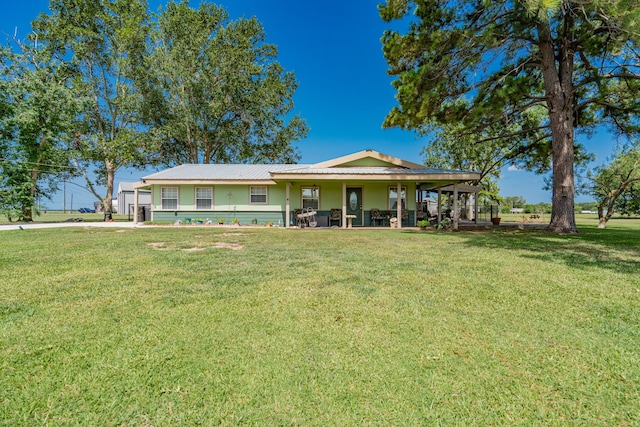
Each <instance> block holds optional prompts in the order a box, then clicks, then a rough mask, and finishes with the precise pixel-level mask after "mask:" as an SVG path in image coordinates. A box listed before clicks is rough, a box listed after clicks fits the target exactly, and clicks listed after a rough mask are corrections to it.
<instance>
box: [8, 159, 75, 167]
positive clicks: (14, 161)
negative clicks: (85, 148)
mask: <svg viewBox="0 0 640 427" xmlns="http://www.w3.org/2000/svg"><path fill="white" fill-rule="evenodd" d="M0 163H8V164H24V165H36V166H48V167H52V168H60V169H78V167H77V166H71V165H54V164H50V163H38V162H28V161H26V160H9V159H0Z"/></svg>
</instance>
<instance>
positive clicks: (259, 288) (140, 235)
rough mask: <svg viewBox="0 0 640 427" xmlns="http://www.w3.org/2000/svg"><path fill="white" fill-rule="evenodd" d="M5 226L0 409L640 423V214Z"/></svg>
mask: <svg viewBox="0 0 640 427" xmlns="http://www.w3.org/2000/svg"><path fill="white" fill-rule="evenodd" d="M581 231H582V233H581V234H579V235H577V236H557V235H550V234H546V233H544V232H540V231H521V230H517V229H502V228H501V229H500V230H485V231H480V232H459V233H451V232H418V231H415V230H404V231H400V230H382V229H381V230H284V229H266V228H264V229H249V228H247V229H243V228H242V227H241V228H218V227H182V228H173V227H165V228H149V229H144V228H143V229H128V230H114V229H90V228H77V229H49V230H25V231H4V232H1V233H0V242H1V243H2V251H1V252H0V295H1V300H0V423H1V425H7V426H34V425H49V426H56V425H78V426H88V425H96V426H97V425H101V426H102V425H105V426H107V425H112V426H175V425H301V426H330V425H335V426H346V425H353V426H361V425H471V426H473V425H477V426H487V425H504V426H517V425H522V426H532V425H545V426H556V425H557V426H563V425H584V426H594V425H595V426H598V425H599V426H637V425H638V424H639V423H640V406H639V402H640V314H639V313H640V274H639V272H640V268H639V267H640V222H639V221H634V220H628V221H624V220H619V221H613V222H610V223H609V225H608V228H607V229H606V230H598V229H596V228H595V224H593V225H592V224H590V223H589V224H586V225H583V226H582V227H581Z"/></svg>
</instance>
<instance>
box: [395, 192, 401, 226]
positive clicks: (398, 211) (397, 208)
mask: <svg viewBox="0 0 640 427" xmlns="http://www.w3.org/2000/svg"><path fill="white" fill-rule="evenodd" d="M397 194H398V206H396V218H398V228H402V183H401V182H400V181H398V193H397Z"/></svg>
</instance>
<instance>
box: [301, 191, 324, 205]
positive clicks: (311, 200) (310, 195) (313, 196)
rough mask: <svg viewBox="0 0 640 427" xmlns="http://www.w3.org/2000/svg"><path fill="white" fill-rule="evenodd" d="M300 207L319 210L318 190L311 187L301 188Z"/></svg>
mask: <svg viewBox="0 0 640 427" xmlns="http://www.w3.org/2000/svg"><path fill="white" fill-rule="evenodd" d="M302 207H303V208H313V209H320V189H319V188H318V187H316V186H315V185H314V186H313V187H302Z"/></svg>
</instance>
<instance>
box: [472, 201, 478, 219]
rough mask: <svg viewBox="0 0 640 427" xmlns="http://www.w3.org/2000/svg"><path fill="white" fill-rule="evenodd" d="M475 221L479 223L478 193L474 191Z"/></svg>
mask: <svg viewBox="0 0 640 427" xmlns="http://www.w3.org/2000/svg"><path fill="white" fill-rule="evenodd" d="M473 210H474V212H473V222H474V223H475V224H476V225H478V193H473Z"/></svg>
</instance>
